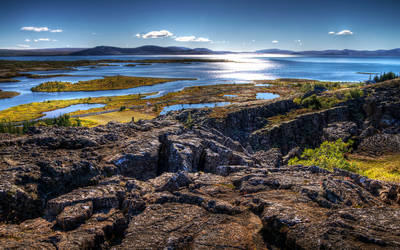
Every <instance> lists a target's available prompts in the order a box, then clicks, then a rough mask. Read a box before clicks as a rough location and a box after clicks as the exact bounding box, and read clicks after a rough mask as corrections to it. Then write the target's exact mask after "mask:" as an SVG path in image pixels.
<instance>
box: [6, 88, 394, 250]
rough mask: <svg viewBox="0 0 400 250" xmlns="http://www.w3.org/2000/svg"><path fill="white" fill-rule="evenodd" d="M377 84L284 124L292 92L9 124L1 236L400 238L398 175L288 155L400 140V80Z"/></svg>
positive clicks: (34, 244) (369, 147)
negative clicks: (117, 119)
mask: <svg viewBox="0 0 400 250" xmlns="http://www.w3.org/2000/svg"><path fill="white" fill-rule="evenodd" d="M365 92H366V95H365V96H366V97H364V98H359V99H357V100H352V101H349V102H347V103H345V104H342V105H340V106H338V107H335V108H332V109H328V110H322V111H318V112H313V113H311V114H305V115H301V116H299V117H297V118H296V119H293V120H291V121H286V122H283V123H282V124H279V125H275V126H266V125H267V123H268V121H267V119H266V118H268V117H272V116H274V115H277V114H283V113H286V112H289V111H290V110H291V109H295V108H297V105H296V104H294V103H293V102H292V101H291V100H280V101H276V102H272V103H271V102H269V103H263V102H260V103H256V104H254V103H253V104H251V105H248V106H245V105H243V107H241V108H240V109H239V111H234V112H231V113H229V114H228V115H227V117H226V118H220V119H216V118H209V117H208V113H209V112H210V111H204V110H203V111H182V112H175V113H171V114H169V115H166V116H161V117H159V118H156V119H154V120H151V121H141V122H137V123H134V122H131V123H127V124H119V123H109V124H107V125H104V126H99V127H96V128H54V127H53V128H47V127H36V128H32V129H31V131H30V133H29V134H28V135H26V136H22V137H12V136H5V135H4V136H3V137H2V139H1V140H0V149H1V156H0V157H1V161H0V167H1V169H0V170H1V171H0V180H1V181H0V219H1V221H2V223H1V224H0V248H3V249H28V248H33V249H380V248H388V249H399V248H400V185H399V184H395V183H389V182H383V181H377V180H371V179H368V178H365V177H363V176H360V175H357V174H354V173H350V172H346V171H344V170H339V169H336V170H335V171H333V172H329V171H327V170H324V169H321V168H319V167H318V166H310V167H308V166H287V165H286V163H287V159H288V158H290V157H291V156H294V155H296V154H299V152H301V150H302V149H303V148H305V147H312V146H317V145H319V143H321V142H322V141H324V140H336V139H338V138H342V139H344V140H347V139H349V138H352V139H354V140H355V141H356V147H357V150H358V151H359V152H360V153H365V154H374V155H376V154H382V153H385V152H400V147H399V145H400V144H399V136H400V129H399V127H400V126H399V125H400V111H399V110H400V109H399V107H400V88H399V82H397V81H392V82H388V83H384V84H378V85H376V86H373V87H368V88H366V89H365ZM189 112H191V115H192V117H193V119H194V126H193V127H191V128H188V127H186V126H185V125H184V121H185V120H186V119H187V116H188V113H189Z"/></svg>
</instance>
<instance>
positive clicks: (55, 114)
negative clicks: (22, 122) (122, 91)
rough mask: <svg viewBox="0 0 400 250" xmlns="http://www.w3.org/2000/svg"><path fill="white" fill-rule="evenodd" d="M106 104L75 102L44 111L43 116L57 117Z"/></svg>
mask: <svg viewBox="0 0 400 250" xmlns="http://www.w3.org/2000/svg"><path fill="white" fill-rule="evenodd" d="M104 106H105V105H104V104H93V103H84V104H75V105H71V106H69V107H66V108H62V109H56V110H53V111H48V112H43V114H44V116H43V117H42V118H56V117H59V116H62V115H64V114H68V113H71V112H75V111H78V110H88V109H93V108H101V107H104ZM42 118H41V119H42Z"/></svg>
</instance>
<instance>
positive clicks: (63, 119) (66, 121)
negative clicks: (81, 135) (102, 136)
mask: <svg viewBox="0 0 400 250" xmlns="http://www.w3.org/2000/svg"><path fill="white" fill-rule="evenodd" d="M34 126H58V127H80V126H82V121H81V120H80V119H79V118H71V117H70V116H69V115H62V116H60V117H57V118H51V119H42V120H36V121H24V122H22V123H21V124H15V123H12V122H0V133H9V134H24V133H26V132H27V131H28V130H29V128H30V127H34Z"/></svg>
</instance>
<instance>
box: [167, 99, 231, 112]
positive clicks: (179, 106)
mask: <svg viewBox="0 0 400 250" xmlns="http://www.w3.org/2000/svg"><path fill="white" fill-rule="evenodd" d="M229 104H231V103H230V102H210V103H195V104H176V105H171V106H166V107H164V108H163V110H162V111H161V112H160V115H165V114H166V113H168V112H169V111H177V110H182V109H200V108H215V107H221V106H226V105H229Z"/></svg>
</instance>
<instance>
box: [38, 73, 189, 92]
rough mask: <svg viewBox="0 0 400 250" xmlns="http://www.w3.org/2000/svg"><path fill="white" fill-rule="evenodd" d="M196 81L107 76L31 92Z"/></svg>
mask: <svg viewBox="0 0 400 250" xmlns="http://www.w3.org/2000/svg"><path fill="white" fill-rule="evenodd" d="M182 80H196V79H193V78H153V77H135V76H107V77H104V78H103V79H95V80H89V81H79V82H77V83H70V82H59V81H53V82H45V83H42V84H40V85H38V86H36V87H33V88H32V89H31V90H32V92H74V91H97V90H117V89H130V88H136V87H141V86H151V85H155V84H159V83H166V82H173V81H182Z"/></svg>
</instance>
